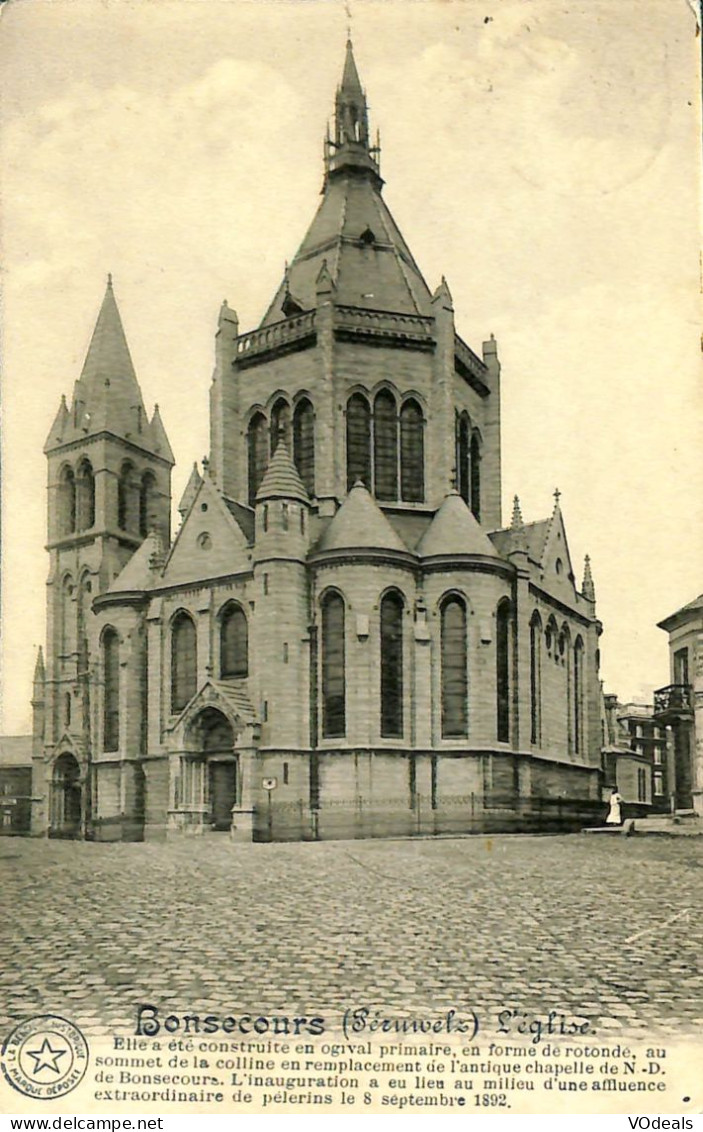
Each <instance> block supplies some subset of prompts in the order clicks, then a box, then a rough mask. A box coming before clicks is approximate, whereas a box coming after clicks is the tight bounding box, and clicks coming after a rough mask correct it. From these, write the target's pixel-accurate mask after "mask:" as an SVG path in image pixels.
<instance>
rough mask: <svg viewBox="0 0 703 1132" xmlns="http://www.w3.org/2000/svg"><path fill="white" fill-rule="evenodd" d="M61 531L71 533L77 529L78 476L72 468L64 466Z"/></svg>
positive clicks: (60, 504)
mask: <svg viewBox="0 0 703 1132" xmlns="http://www.w3.org/2000/svg"><path fill="white" fill-rule="evenodd" d="M59 517H60V527H61V530H60V533H61V534H62V535H71V534H73V532H74V531H75V529H76V477H75V476H74V474H73V469H72V468H68V467H66V468H64V469H63V471H62V472H61V477H60V479H59Z"/></svg>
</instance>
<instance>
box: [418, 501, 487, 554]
mask: <svg viewBox="0 0 703 1132" xmlns="http://www.w3.org/2000/svg"><path fill="white" fill-rule="evenodd" d="M415 553H416V554H417V555H418V556H419V557H420V558H430V557H433V556H435V555H439V554H482V555H485V556H487V557H490V558H499V557H500V555H499V554H498V552H497V551H496V550H495V548H494V547H493V545H492V543H491V542H490V540H489V538H488V536H487V535H486V534H484V532H483V531H482V530H481V527H480V526H479V524H478V522H477V520H476V518H475V517H474V515H473V514H472V512H471V511H470V510H469V508H468V507H467V506H466V503H465V502H464V500H463V499H462V498H461V496H460V495H459V493H458V492H456V491H452V492H450V493H449V495H447V496H446V497H445V498H444V500H443V502H442V505H441V507H440V508H439V511H437V513H436V514H435V516H434V518H433V520H432V522H431V523H430V525H429V527H428V528H427V530H426V531H425V533H424V535H423V536H422V538H421V539H420V541H419V543H418V545H417V547H416V550H415Z"/></svg>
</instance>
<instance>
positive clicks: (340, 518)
mask: <svg viewBox="0 0 703 1132" xmlns="http://www.w3.org/2000/svg"><path fill="white" fill-rule="evenodd" d="M351 549H356V550H363V549H377V550H401V551H404V552H405V553H406V554H407V553H408V548H407V546H405V544H404V543H402V542H401V540H400V538H399V536H398V535H397V534H396V532H395V531H394V530H393V527H392V526H391V524H390V523H389V522H388V519H387V518H386V516H385V515H384V514H383V512H382V511H381V509H380V507H379V506H378V504H377V503H376V501H375V500H374V499H373V497H372V496H371V495H370V494H369V492H368V491H367V490H366V488H365V487H364V485H363V484H362V483H361V482H357V483H355V484H354V487H353V488H352V489H351V491H350V492H349V494H348V495H347V497H346V499H345V500H344V502H343V504H342V506H341V507H340V508H339V511H337V513H336V515H335V516H334V518H333V519H332V520H331V522H330V523H329V525H328V526H327V528H326V530H325V532H324V534H323V535H322V538H321V539H320V542H319V543H318V545H317V548H316V550H317V551H326V550H351Z"/></svg>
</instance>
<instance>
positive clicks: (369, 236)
mask: <svg viewBox="0 0 703 1132" xmlns="http://www.w3.org/2000/svg"><path fill="white" fill-rule="evenodd" d="M359 239H360V240H361V242H362V244H375V243H376V236H375V234H374V232H373V229H371V228H369V226H368V224H367V225H366V227H365V228H364V231H363V232H362V233H361V235H360V237H359Z"/></svg>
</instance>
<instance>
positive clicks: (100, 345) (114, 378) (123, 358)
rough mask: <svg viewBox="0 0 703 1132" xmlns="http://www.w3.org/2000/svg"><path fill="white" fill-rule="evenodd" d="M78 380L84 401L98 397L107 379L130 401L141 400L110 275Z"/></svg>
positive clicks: (137, 401)
mask: <svg viewBox="0 0 703 1132" xmlns="http://www.w3.org/2000/svg"><path fill="white" fill-rule="evenodd" d="M79 380H80V382H81V385H82V391H83V393H84V394H85V395H86V401H87V400H88V399H89V396H90V395H91V394H92V395H93V396H95V397H97V396H98V395H99V394H100V393H101V392H102V388H103V387H104V386H105V382H106V380H107V381H109V383H110V384H109V387H110V388H112V386H113V384H115V385H116V386H117V387H118V388H119V387H120V386H121V387H122V389H121V390H120V391H121V392H125V393H128V394H129V396H130V398H131V400H130V403H135V401H136V403H141V390H140V388H139V383H138V382H137V375H136V373H135V372H134V365H133V364H132V357H131V354H130V352H129V346H128V345H127V338H126V337H125V332H124V327H123V325H122V319H121V318H120V312H119V310H118V309H117V302H116V300H115V293H114V291H113V287H112V276H111V275H108V277H107V287H106V288H105V297H104V298H103V301H102V306H101V307H100V312H99V314H98V319H97V322H96V323H95V329H94V330H93V337H92V338H91V340H90V345H89V347H88V353H87V354H86V358H85V362H84V363H83V369H82V371H81V376H80V379H79Z"/></svg>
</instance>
